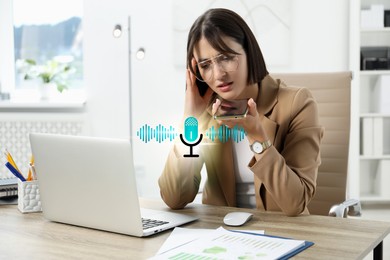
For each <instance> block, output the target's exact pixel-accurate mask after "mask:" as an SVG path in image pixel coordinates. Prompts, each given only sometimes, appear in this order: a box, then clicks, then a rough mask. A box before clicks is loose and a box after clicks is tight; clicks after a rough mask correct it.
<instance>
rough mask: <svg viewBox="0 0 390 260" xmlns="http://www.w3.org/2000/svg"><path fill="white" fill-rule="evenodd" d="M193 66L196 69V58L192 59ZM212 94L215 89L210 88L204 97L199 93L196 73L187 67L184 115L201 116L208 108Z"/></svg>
mask: <svg viewBox="0 0 390 260" xmlns="http://www.w3.org/2000/svg"><path fill="white" fill-rule="evenodd" d="M191 66H192V67H193V68H194V69H195V67H196V61H195V59H192V61H191ZM212 94H213V91H212V90H211V89H210V88H208V89H207V91H206V93H205V95H204V96H203V97H202V96H201V95H200V94H199V90H198V86H197V85H196V78H195V75H194V74H193V73H191V71H190V69H189V68H187V72H186V94H185V104H184V105H185V107H184V116H185V117H188V116H193V117H195V118H199V116H200V115H201V114H202V113H203V112H204V111H205V110H206V108H207V105H208V104H209V100H210V98H211V95H212Z"/></svg>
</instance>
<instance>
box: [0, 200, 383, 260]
mask: <svg viewBox="0 0 390 260" xmlns="http://www.w3.org/2000/svg"><path fill="white" fill-rule="evenodd" d="M141 204H142V205H143V206H144V207H150V208H155V209H164V210H169V209H168V208H166V206H165V205H164V204H163V203H162V202H161V201H151V200H141ZM235 210H242V209H235V208H228V207H212V206H204V205H198V204H194V205H190V206H188V207H187V208H186V209H184V210H181V211H180V212H183V213H188V214H194V215H196V216H199V217H200V219H199V220H198V221H196V222H193V223H191V224H187V225H185V227H191V228H212V229H215V228H218V227H219V226H224V225H223V223H222V219H223V217H224V215H225V214H226V213H228V212H230V211H235ZM247 211H250V210H247ZM252 212H253V213H254V217H253V218H252V220H251V221H250V222H248V223H247V224H246V225H245V226H243V227H240V229H250V230H253V229H261V230H265V232H266V234H269V235H276V236H284V237H291V238H294V239H302V240H308V241H312V242H314V243H315V244H314V245H313V246H312V247H310V248H308V249H306V250H305V251H303V252H301V253H299V254H298V255H297V256H296V257H294V259H361V258H363V257H364V256H366V255H367V254H368V253H369V252H370V251H371V250H373V249H374V248H375V247H376V246H377V245H380V243H381V242H382V241H383V239H384V238H385V237H386V236H387V235H388V234H389V233H390V222H379V221H369V220H361V219H341V218H332V217H325V216H314V215H313V216H299V217H286V216H284V215H283V214H281V213H268V212H267V213H261V212H257V211H255V210H253V211H252ZM225 228H228V227H226V226H225ZM169 234H170V231H166V232H164V233H161V234H158V235H154V236H151V237H147V238H136V237H131V236H126V235H121V234H115V233H110V232H105V231H99V230H93V229H87V228H82V227H76V226H72V225H65V224H60V223H55V222H51V221H48V220H46V219H45V218H44V217H43V215H42V214H41V213H28V214H22V213H20V212H19V211H18V209H17V207H16V206H15V205H6V206H1V207H0V255H1V257H2V258H4V259H74V258H78V259H146V258H148V257H151V256H153V255H154V254H155V253H156V252H157V251H158V249H159V248H160V247H161V245H162V244H163V243H164V241H165V239H166V238H167V237H168V236H169Z"/></svg>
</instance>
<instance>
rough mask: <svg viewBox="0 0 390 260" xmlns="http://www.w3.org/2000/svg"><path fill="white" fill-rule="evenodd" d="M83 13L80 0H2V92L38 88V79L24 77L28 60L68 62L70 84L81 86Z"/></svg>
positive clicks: (0, 66) (0, 30)
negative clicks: (25, 63) (24, 67)
mask: <svg viewBox="0 0 390 260" xmlns="http://www.w3.org/2000/svg"><path fill="white" fill-rule="evenodd" d="M82 13H83V1H81V0H56V1H52V0H33V1H31V0H0V23H1V24H0V38H2V39H4V40H5V41H3V42H2V43H0V84H1V86H2V89H1V88H0V91H3V92H11V93H13V92H15V91H18V92H19V91H23V90H28V89H36V88H37V84H38V83H37V82H38V79H37V80H25V75H26V73H25V71H23V67H22V66H21V64H23V61H25V60H33V61H34V62H35V63H36V64H38V65H44V64H46V63H47V62H48V61H55V62H56V63H57V62H58V63H62V64H67V65H69V66H70V67H71V68H72V71H71V72H72V73H69V74H68V77H67V80H66V82H67V86H68V88H69V89H81V88H82V87H83V49H82V45H83V34H82Z"/></svg>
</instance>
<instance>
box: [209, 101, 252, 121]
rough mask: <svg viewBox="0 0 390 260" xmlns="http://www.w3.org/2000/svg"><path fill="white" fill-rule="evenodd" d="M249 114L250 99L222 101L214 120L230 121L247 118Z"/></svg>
mask: <svg viewBox="0 0 390 260" xmlns="http://www.w3.org/2000/svg"><path fill="white" fill-rule="evenodd" d="M247 113H248V99H235V100H224V99H222V100H221V105H220V106H219V108H218V110H217V112H216V113H215V114H214V119H218V120H230V119H240V118H244V117H246V115H247Z"/></svg>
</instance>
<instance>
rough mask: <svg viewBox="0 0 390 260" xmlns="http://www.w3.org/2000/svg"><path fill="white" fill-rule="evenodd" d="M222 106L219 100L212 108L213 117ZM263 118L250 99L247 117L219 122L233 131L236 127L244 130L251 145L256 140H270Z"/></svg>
mask: <svg viewBox="0 0 390 260" xmlns="http://www.w3.org/2000/svg"><path fill="white" fill-rule="evenodd" d="M220 105H221V101H220V100H219V99H216V100H215V102H214V103H213V106H212V114H213V115H215V113H216V112H217V110H218V107H219V106H220ZM261 116H263V115H259V113H258V112H257V105H256V103H255V101H254V100H253V98H250V99H249V100H248V113H247V115H246V117H244V118H239V119H229V120H217V122H218V124H220V125H221V124H224V125H226V126H227V127H229V128H230V129H232V128H233V127H234V126H236V125H238V126H240V127H242V128H244V130H245V132H246V133H247V138H248V140H249V143H253V141H255V140H257V141H261V142H263V141H266V140H268V139H269V138H268V136H267V133H266V132H265V130H264V128H263V126H262V124H261V121H260V117H261Z"/></svg>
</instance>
